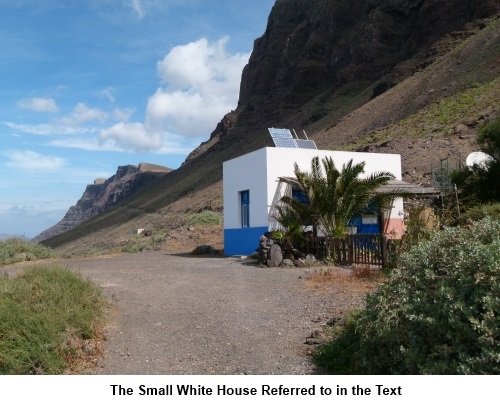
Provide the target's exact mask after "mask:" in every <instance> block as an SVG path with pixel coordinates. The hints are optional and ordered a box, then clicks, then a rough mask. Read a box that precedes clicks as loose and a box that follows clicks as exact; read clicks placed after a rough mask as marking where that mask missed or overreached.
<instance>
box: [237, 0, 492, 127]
mask: <svg viewBox="0 0 500 405" xmlns="http://www.w3.org/2000/svg"><path fill="white" fill-rule="evenodd" d="M499 7H500V6H499V2H498V1H497V0H483V1H479V0H477V1H476V0H337V1H329V0H328V1H324V0H319V1H318V0H317V1H315V2H314V7H312V6H311V2H310V1H308V0H278V1H277V2H276V5H275V6H274V8H273V10H272V13H271V15H270V17H269V21H268V26H267V29H266V32H265V34H264V35H263V36H262V37H261V38H259V39H257V40H256V41H255V46H254V51H253V53H252V56H251V58H250V61H249V63H248V65H247V66H246V67H245V69H244V71H243V76H242V83H241V91H240V100H239V105H240V106H243V105H248V106H249V108H250V109H252V108H254V109H257V107H258V106H259V105H262V106H272V108H269V109H265V110H266V111H267V112H268V117H269V118H272V119H278V120H279V119H280V118H284V117H286V115H287V113H290V112H292V111H294V110H295V109H297V108H300V106H302V105H304V104H305V103H306V102H307V101H309V100H310V99H312V98H313V97H314V96H316V95H318V94H322V93H325V92H326V91H329V92H334V91H336V90H337V89H338V88H340V87H341V86H342V85H344V84H345V83H348V82H353V81H367V82H374V81H376V80H378V79H379V78H381V77H382V76H384V75H386V74H388V73H389V72H390V71H391V70H392V69H393V68H394V66H395V65H397V64H398V63H400V62H402V61H404V60H407V59H410V58H412V57H414V56H416V55H418V54H419V53H421V52H423V51H425V50H427V49H428V48H429V47H430V46H431V45H432V44H433V43H434V42H435V41H436V40H437V39H439V38H441V37H443V36H444V35H445V34H446V33H449V32H453V31H458V30H462V29H463V28H464V27H465V26H466V24H467V23H468V22H470V21H472V20H473V19H475V18H482V17H485V16H487V15H490V14H492V13H494V12H495V11H496V12H498V11H499ZM408 73H410V72H408ZM260 113H262V111H260Z"/></svg>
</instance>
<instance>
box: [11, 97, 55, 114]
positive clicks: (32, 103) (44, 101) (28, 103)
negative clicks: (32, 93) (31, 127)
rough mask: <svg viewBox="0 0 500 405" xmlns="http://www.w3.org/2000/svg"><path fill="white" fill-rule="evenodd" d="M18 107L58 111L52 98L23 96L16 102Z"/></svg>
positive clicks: (41, 110) (40, 110)
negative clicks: (23, 97)
mask: <svg viewBox="0 0 500 405" xmlns="http://www.w3.org/2000/svg"><path fill="white" fill-rule="evenodd" d="M17 106H18V107H19V108H22V109H23V110H31V111H39V112H51V113H56V112H58V111H59V108H58V107H57V104H56V102H55V100H54V99H53V98H41V97H33V98H25V99H23V100H21V101H19V102H18V103H17Z"/></svg>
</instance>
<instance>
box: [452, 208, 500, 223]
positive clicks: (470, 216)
mask: <svg viewBox="0 0 500 405" xmlns="http://www.w3.org/2000/svg"><path fill="white" fill-rule="evenodd" d="M485 217H492V218H495V219H500V204H483V205H478V206H475V207H473V208H470V209H468V210H467V211H466V212H465V213H464V214H462V216H461V217H460V223H461V224H467V223H468V222H470V221H473V222H474V221H479V220H481V219H483V218H485Z"/></svg>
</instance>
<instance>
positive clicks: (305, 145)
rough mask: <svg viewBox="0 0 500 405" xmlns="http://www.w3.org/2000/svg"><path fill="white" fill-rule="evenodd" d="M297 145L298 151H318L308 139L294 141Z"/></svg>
mask: <svg viewBox="0 0 500 405" xmlns="http://www.w3.org/2000/svg"><path fill="white" fill-rule="evenodd" d="M295 142H296V143H297V148H300V149H318V148H317V146H316V143H315V142H314V141H313V140H309V139H295Z"/></svg>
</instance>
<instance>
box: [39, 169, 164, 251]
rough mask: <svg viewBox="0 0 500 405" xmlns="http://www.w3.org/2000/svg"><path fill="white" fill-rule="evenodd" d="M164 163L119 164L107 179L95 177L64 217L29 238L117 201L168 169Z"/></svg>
mask: <svg viewBox="0 0 500 405" xmlns="http://www.w3.org/2000/svg"><path fill="white" fill-rule="evenodd" d="M171 171H172V169H169V168H167V167H164V166H159V165H153V164H149V163H140V164H139V165H138V166H134V165H127V166H119V167H118V170H117V171H116V174H115V175H114V176H111V177H110V178H109V179H107V180H106V179H96V180H94V184H89V185H88V186H87V188H86V189H85V192H84V193H83V195H82V197H81V198H80V199H79V200H78V202H77V203H76V205H74V206H72V207H70V208H69V210H68V212H67V213H66V215H65V216H64V218H63V219H62V220H61V221H59V222H58V223H57V224H56V225H54V226H52V227H50V228H49V229H47V230H45V231H43V232H42V233H41V234H40V235H38V236H36V237H35V238H33V241H34V242H40V241H43V240H45V239H48V238H50V237H52V236H55V235H58V234H60V233H62V232H65V231H67V230H69V229H71V228H73V227H75V226H76V225H78V224H80V223H81V222H83V221H86V220H87V219H90V218H92V217H94V216H96V215H98V214H100V213H102V212H104V211H106V210H108V209H109V208H111V207H113V206H115V205H117V204H119V203H120V202H121V201H123V200H124V199H125V198H127V197H128V196H130V195H131V194H133V193H135V192H137V191H139V190H140V189H141V188H143V187H146V186H148V185H150V184H152V183H154V182H155V181H157V180H158V179H159V178H161V177H163V176H165V175H166V174H167V173H169V172H171Z"/></svg>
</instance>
